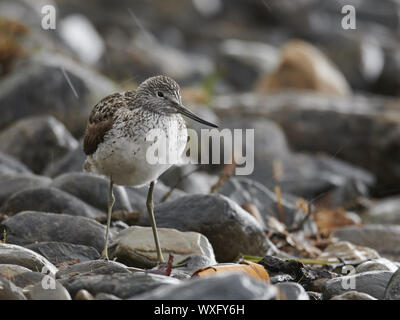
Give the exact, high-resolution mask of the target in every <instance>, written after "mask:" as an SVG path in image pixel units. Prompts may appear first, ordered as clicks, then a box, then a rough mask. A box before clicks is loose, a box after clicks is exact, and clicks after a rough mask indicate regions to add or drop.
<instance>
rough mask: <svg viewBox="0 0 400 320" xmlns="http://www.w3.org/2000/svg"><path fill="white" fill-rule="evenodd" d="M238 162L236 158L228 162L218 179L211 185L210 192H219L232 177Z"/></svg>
mask: <svg viewBox="0 0 400 320" xmlns="http://www.w3.org/2000/svg"><path fill="white" fill-rule="evenodd" d="M236 166H237V164H236V162H235V159H233V160H232V163H230V164H226V165H225V166H224V168H223V169H222V171H221V174H220V175H219V178H218V181H217V182H216V183H215V184H214V185H213V186H212V187H211V190H210V193H217V192H218V190H219V189H220V188H221V187H222V186H223V185H224V184H225V183H226V182H227V181H228V180H229V179H230V177H231V176H232V175H233V173H234V172H235V168H236Z"/></svg>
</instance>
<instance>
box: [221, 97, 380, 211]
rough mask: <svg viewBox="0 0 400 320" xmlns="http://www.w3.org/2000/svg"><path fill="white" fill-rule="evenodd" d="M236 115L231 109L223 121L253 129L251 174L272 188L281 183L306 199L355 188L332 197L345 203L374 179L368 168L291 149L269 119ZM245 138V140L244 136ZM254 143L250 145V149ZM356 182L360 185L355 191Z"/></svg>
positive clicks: (289, 190)
mask: <svg viewBox="0 0 400 320" xmlns="http://www.w3.org/2000/svg"><path fill="white" fill-rule="evenodd" d="M221 99H222V98H221ZM228 99H229V98H228ZM249 99H251V97H249ZM222 100H223V99H222ZM221 116H222V115H221ZM237 117H238V116H237V115H234V116H229V112H228V116H225V118H224V123H226V126H227V127H229V128H231V129H233V128H242V129H254V135H255V137H254V146H255V149H254V150H253V151H254V171H253V172H252V173H251V175H250V176H248V177H249V178H251V179H254V180H256V181H258V182H260V183H261V184H263V185H265V186H266V187H268V188H271V189H273V188H274V187H275V186H276V185H277V184H279V186H280V187H281V189H282V190H283V191H284V192H285V193H290V194H294V195H297V196H300V197H303V198H306V199H311V198H314V197H316V196H317V195H319V194H321V193H324V192H327V191H329V190H332V189H336V188H345V189H346V190H347V191H352V192H351V193H346V194H345V195H341V197H340V195H336V197H335V198H334V199H332V200H334V201H335V202H336V203H335V204H338V205H342V204H344V203H345V202H349V201H351V200H354V199H355V198H356V197H357V196H360V193H361V195H365V194H366V193H367V190H368V186H370V185H372V184H373V183H374V181H375V178H374V176H373V175H372V174H370V173H369V172H367V171H366V170H362V169H360V168H357V167H355V166H353V165H350V164H348V163H346V162H344V161H340V160H338V159H336V158H334V157H330V156H327V155H323V154H322V155H321V154H319V155H312V154H307V153H293V152H291V151H290V150H289V148H288V144H287V141H286V137H285V135H284V133H283V131H282V129H281V128H280V127H279V126H277V124H276V123H274V122H272V121H270V120H265V119H262V118H261V119H260V117H254V115H252V116H250V117H246V118H239V119H238V118H237ZM242 140H243V141H245V137H243V138H242ZM254 146H251V145H250V146H249V147H250V149H249V150H248V152H250V151H251V150H252V149H251V148H254ZM246 148H248V147H247V146H246ZM239 150H240V149H239ZM242 152H245V151H242ZM221 153H222V151H221ZM246 154H247V153H246ZM221 158H222V156H221ZM354 184H356V185H357V188H356V190H354V191H353V190H352V187H353V185H354ZM353 189H354V187H353Z"/></svg>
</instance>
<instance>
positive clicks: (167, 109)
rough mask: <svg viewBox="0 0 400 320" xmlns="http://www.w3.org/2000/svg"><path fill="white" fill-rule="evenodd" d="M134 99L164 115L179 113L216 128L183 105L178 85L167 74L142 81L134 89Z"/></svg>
mask: <svg viewBox="0 0 400 320" xmlns="http://www.w3.org/2000/svg"><path fill="white" fill-rule="evenodd" d="M136 99H137V100H138V102H139V103H140V104H141V105H142V106H143V107H144V108H147V109H148V110H150V111H152V112H156V113H161V114H165V115H168V114H176V113H180V114H183V115H185V116H187V117H189V118H191V119H193V120H195V121H197V122H200V123H203V124H206V125H208V126H210V127H214V128H217V126H216V125H215V124H213V123H211V122H208V121H206V120H203V119H201V118H200V117H198V116H197V115H195V114H194V113H193V112H191V111H190V110H189V109H187V108H186V107H185V106H183V104H182V101H181V94H180V87H179V85H178V84H177V83H176V81H175V80H173V79H171V78H169V77H167V76H156V77H151V78H149V79H147V80H145V81H143V82H142V83H141V84H140V86H139V87H138V88H137V89H136Z"/></svg>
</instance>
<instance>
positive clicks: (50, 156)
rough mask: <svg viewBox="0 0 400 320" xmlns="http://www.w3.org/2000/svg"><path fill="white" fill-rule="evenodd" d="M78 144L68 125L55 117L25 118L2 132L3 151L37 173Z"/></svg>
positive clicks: (1, 146) (0, 142)
mask: <svg viewBox="0 0 400 320" xmlns="http://www.w3.org/2000/svg"><path fill="white" fill-rule="evenodd" d="M32 146H35V148H32ZM77 146H78V142H77V141H76V140H75V138H74V137H72V135H71V134H70V133H69V132H68V130H67V129H66V128H65V127H64V125H63V124H62V123H61V122H59V121H57V120H56V119H55V118H53V117H51V116H38V117H32V118H25V119H22V120H19V121H17V122H16V123H15V124H13V125H12V126H11V127H9V128H7V129H5V130H4V131H2V132H1V133H0V150H1V151H3V152H6V153H8V154H10V155H12V156H13V157H15V158H17V159H19V160H20V161H21V162H22V163H24V164H25V165H27V166H28V167H29V168H30V169H31V170H32V171H33V172H35V173H40V172H41V171H42V170H43V169H44V168H45V166H46V165H47V164H48V163H49V162H50V161H53V160H55V159H58V158H60V157H62V156H63V155H65V154H66V153H67V152H69V151H71V150H73V149H75V148H76V147H77Z"/></svg>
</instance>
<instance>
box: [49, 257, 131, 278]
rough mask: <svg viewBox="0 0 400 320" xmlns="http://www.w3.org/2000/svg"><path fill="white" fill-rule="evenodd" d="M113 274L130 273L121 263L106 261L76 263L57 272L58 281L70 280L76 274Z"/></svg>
mask: <svg viewBox="0 0 400 320" xmlns="http://www.w3.org/2000/svg"><path fill="white" fill-rule="evenodd" d="M87 273H90V274H96V275H98V274H113V273H130V271H128V269H127V267H126V266H125V265H123V264H122V263H119V262H115V261H107V260H93V261H85V262H81V263H76V264H73V265H71V266H68V267H66V268H63V269H61V270H60V271H58V272H57V274H56V276H57V278H59V279H64V278H71V277H74V276H76V275H78V274H80V275H81V274H87Z"/></svg>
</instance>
